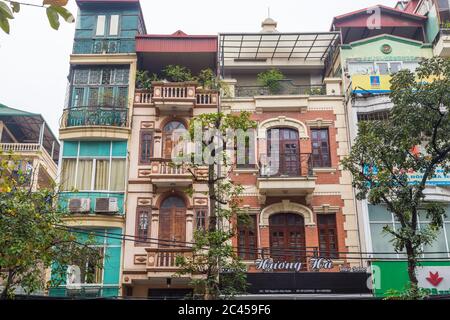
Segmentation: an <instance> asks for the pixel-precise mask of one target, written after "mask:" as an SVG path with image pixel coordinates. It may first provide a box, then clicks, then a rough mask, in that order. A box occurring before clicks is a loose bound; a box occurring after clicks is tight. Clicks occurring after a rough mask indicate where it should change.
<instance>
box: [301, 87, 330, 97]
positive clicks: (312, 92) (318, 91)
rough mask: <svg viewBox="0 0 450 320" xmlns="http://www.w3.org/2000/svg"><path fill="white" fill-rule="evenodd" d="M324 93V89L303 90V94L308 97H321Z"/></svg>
mask: <svg viewBox="0 0 450 320" xmlns="http://www.w3.org/2000/svg"><path fill="white" fill-rule="evenodd" d="M325 93H326V91H325V88H322V87H320V88H319V87H316V88H308V89H306V90H305V94H306V95H309V96H321V95H324V94H325Z"/></svg>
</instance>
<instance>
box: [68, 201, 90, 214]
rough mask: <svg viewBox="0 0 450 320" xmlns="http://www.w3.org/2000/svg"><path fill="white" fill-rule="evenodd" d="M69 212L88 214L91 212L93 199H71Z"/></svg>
mask: <svg viewBox="0 0 450 320" xmlns="http://www.w3.org/2000/svg"><path fill="white" fill-rule="evenodd" d="M69 211H70V212H71V213H86V212H89V211H91V199H89V198H74V199H69Z"/></svg>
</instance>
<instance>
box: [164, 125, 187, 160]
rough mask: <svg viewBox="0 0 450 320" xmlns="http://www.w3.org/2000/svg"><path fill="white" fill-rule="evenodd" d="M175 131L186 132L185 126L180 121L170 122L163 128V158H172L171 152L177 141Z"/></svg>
mask: <svg viewBox="0 0 450 320" xmlns="http://www.w3.org/2000/svg"><path fill="white" fill-rule="evenodd" d="M175 130H177V131H178V130H186V126H185V125H184V124H183V123H182V122H181V121H170V122H168V123H167V124H166V125H165V126H164V128H163V153H162V155H163V158H164V159H171V158H172V150H173V147H174V146H175V145H176V141H174V140H175V139H177V137H176V135H174V134H173V133H174V131H175Z"/></svg>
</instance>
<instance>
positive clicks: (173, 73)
mask: <svg viewBox="0 0 450 320" xmlns="http://www.w3.org/2000/svg"><path fill="white" fill-rule="evenodd" d="M163 74H164V76H165V77H166V79H167V81H170V82H186V81H195V77H193V76H192V73H191V70H189V69H188V68H186V67H183V66H178V65H168V66H166V67H165V68H164V69H163Z"/></svg>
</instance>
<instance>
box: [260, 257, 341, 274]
mask: <svg viewBox="0 0 450 320" xmlns="http://www.w3.org/2000/svg"><path fill="white" fill-rule="evenodd" d="M309 263H310V267H311V269H312V270H316V271H318V270H329V269H333V266H334V265H333V261H332V260H331V259H328V258H321V257H317V258H316V257H314V258H310V260H309ZM255 264H256V269H257V270H262V271H265V272H272V271H295V272H300V271H301V270H302V266H303V263H302V262H301V261H292V262H291V261H277V260H273V259H269V258H267V259H258V260H256V261H255Z"/></svg>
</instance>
